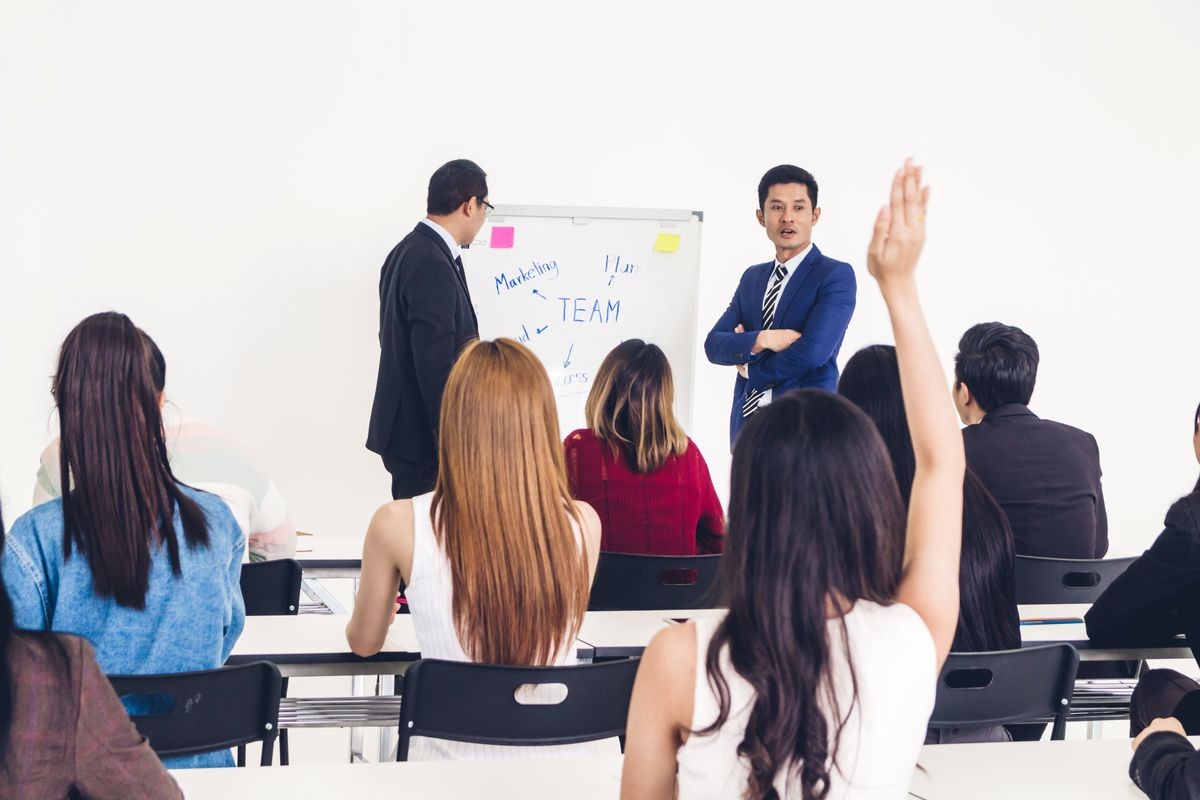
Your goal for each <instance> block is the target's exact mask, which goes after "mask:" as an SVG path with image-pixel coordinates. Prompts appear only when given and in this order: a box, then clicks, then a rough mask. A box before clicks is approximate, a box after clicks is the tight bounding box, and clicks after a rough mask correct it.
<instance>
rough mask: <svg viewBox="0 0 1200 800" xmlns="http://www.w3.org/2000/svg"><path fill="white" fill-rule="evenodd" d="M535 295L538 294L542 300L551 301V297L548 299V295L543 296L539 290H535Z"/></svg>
mask: <svg viewBox="0 0 1200 800" xmlns="http://www.w3.org/2000/svg"><path fill="white" fill-rule="evenodd" d="M533 293H534V294H536V295H537V296H538V297H540V298H542V299H543V300H549V299H550V298H549V297H546V295H544V294H542V293H541V292H539V291H538V290H537V289H534V290H533Z"/></svg>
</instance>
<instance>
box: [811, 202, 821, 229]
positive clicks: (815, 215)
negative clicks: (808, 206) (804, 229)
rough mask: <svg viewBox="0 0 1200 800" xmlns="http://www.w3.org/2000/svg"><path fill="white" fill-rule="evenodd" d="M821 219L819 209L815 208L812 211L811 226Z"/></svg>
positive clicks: (818, 207)
mask: <svg viewBox="0 0 1200 800" xmlns="http://www.w3.org/2000/svg"><path fill="white" fill-rule="evenodd" d="M820 218H821V207H820V206H817V207H816V208H814V209H813V225H816V224H817V220H819V219H820Z"/></svg>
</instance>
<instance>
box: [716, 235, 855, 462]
mask: <svg viewBox="0 0 1200 800" xmlns="http://www.w3.org/2000/svg"><path fill="white" fill-rule="evenodd" d="M774 271H775V261H774V260H773V259H772V260H771V261H768V262H766V263H765V264H755V265H754V266H753V267H750V268H749V269H748V270H746V271H745V272H743V273H742V280H741V282H740V283H738V288H737V291H736V292H734V295H733V300H731V301H730V303H729V307H728V308H727V309H725V313H724V314H722V315H721V318H720V319H719V320H717V324H716V325H713V328H712V330H711V331H709V333H708V338H706V339H705V340H704V352H705V354H706V355H707V356H708V360H709V361H711V362H712V363H714V364H723V365H726V366H737V365H738V364H746V365H747V371H748V372H749V375H750V377H749V379H746V378H743V377H742V376H741V375H738V376H737V380H735V381H734V384H733V406H732V408H731V409H730V412H729V441H730V443H732V442H733V440H734V438H735V437H736V436H737V433H738V431H739V430H741V428H742V424H743V422H744V419H743V417H742V405H743V404H744V402H745V399H746V394H747V393H748V392H750V391H752V390H763V389H772V390H773V391H774V393H775V396H778V395H779V394H782V393H783V392H786V391H788V390H790V389H800V388H805V387H813V388H817V389H825V390H827V391H830V392H832V391H836V390H837V380H838V368H837V354H838V350H840V349H841V347H842V339H843V338H844V337H845V335H846V326H847V325H849V324H850V317H852V316H853V315H854V304H855V302H856V298H857V292H858V286H857V283H856V282H855V280H854V269H853V268H852V267H851V266H850V265H849V264H847V263H845V262H843V261H834V260H833V259H832V258H828V257H826V256H824V255H822V254H821V251H820V250H818V249H817V246H816V245H813V248H812V250H810V251H809V253H808V255H807V256H805V258H804V260H803V261H801V262H800V264H799V266H797V267H796V272H795V274H794V275H792V276H791V278H790V279H788V283H787V286H786V287H785V288H784V290H783V294H782V295H781V296H780V298H779V303H778V304H777V305H776V307H775V320H774V322H773V323H772V324H771V327H772V328H780V329H787V328H790V329H792V330H796V331H799V332H800V333H801V334H802V335H801V337H800V339H799V341H797V342H796V343H795V344H793V345H792V346H791V347H789V348H787V349H786V350H784V351H783V352H781V353H775V352H772V351H770V350H763V351H762V352H760V353H758V354H757V355H751V353H750V348H751V347H753V346H754V339H755V337H757V335H758V331H760V330H762V305H763V295H765V294H766V293H767V282H768V281H769V280H770V279H771V273H772V272H774ZM739 324H740V325H742V326H743V327H744V328H745V329H746V332H745V333H734V329H735V328H736V327H737V326H738V325H739Z"/></svg>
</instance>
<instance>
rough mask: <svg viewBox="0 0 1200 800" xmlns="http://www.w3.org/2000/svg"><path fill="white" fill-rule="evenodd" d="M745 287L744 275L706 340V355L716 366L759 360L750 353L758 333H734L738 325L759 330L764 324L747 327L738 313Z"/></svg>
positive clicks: (757, 323) (757, 322) (752, 322)
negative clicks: (739, 298) (739, 297)
mask: <svg viewBox="0 0 1200 800" xmlns="http://www.w3.org/2000/svg"><path fill="white" fill-rule="evenodd" d="M745 285H746V276H745V275H743V276H742V280H741V282H740V283H739V284H738V288H737V291H736V292H735V293H734V295H733V299H732V300H730V301H729V307H728V308H726V309H725V313H724V314H722V315H721V318H720V319H718V320H717V324H716V325H713V327H712V330H711V331H709V332H708V336H707V337H706V338H705V339H704V354H705V355H706V356H708V360H709V361H711V362H712V363H714V364H720V365H722V366H726V367H731V366H737V365H738V364H746V363H748V362H751V361H754V360H756V359H758V358H759V356H758V355H756V354H752V353H751V352H750V348H752V347H754V340H755V339H756V338H758V331H757V330H749V331H747V332H746V333H735V332H734V329H735V328H736V327H737V326H738V325H744V326H745V327H746V328H758V327H759V323H761V322H762V320H757V321H753V320H752V321H751V324H750V325H747V324H746V321H745V320H743V319H742V318H741V314H740V313H739V312H738V295H740V294H741V293H742V290H743V289H744V288H745Z"/></svg>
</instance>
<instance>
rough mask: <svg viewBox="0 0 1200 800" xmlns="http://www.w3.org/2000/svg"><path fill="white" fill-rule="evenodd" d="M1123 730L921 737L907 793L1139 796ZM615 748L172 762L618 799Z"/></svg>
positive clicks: (275, 775)
mask: <svg viewBox="0 0 1200 800" xmlns="http://www.w3.org/2000/svg"><path fill="white" fill-rule="evenodd" d="M1130 756H1131V751H1130V749H1129V740H1128V739H1098V740H1092V741H1087V740H1083V741H1067V742H1012V743H1004V744H952V745H929V746H926V747H924V748H922V750H921V754H920V757H919V759H918V765H919V768H918V769H916V770H914V772H913V780H912V784H911V789H912V792H913V793H914V794H915V795H917V796H920V797H922V798H927V800H935V799H936V800H958V799H959V798H966V797H970V798H973V800H1001V798H1003V799H1004V800H1010V798H1016V797H1088V798H1097V799H1102V798H1120V799H1122V800H1124V799H1126V798H1127V799H1128V800H1133V799H1134V798H1145V795H1143V794H1142V793H1141V791H1140V790H1138V789H1137V787H1136V786H1134V785H1133V783H1132V782H1131V781H1130V780H1129V777H1128V767H1129V759H1130ZM621 763H622V757H621V756H593V757H584V758H534V759H530V760H524V759H522V760H506V761H425V762H407V763H402V764H395V763H391V764H346V765H336V766H290V767H270V768H258V767H248V768H244V769H209V770H177V771H175V772H173V773H172V774H173V775H174V776H175V779H176V780H177V781H178V782H179V785H180V787H182V789H183V790H184V794H185V795H186V796H187V797H188V798H192V799H196V800H204V798H214V799H217V800H227V798H229V797H243V796H245V797H249V796H263V797H270V796H276V797H289V798H293V799H294V798H308V797H346V796H352V797H356V798H359V800H367V798H372V797H380V798H383V797H386V798H393V797H400V796H403V797H405V798H413V799H414V800H415V799H416V798H445V797H482V796H487V797H492V798H498V799H503V798H527V797H561V796H564V794H566V793H567V792H568V787H569V794H570V796H571V797H572V798H573V799H574V800H593V799H595V800H599V799H600V798H616V797H617V796H618V795H619V793H620V785H621Z"/></svg>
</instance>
